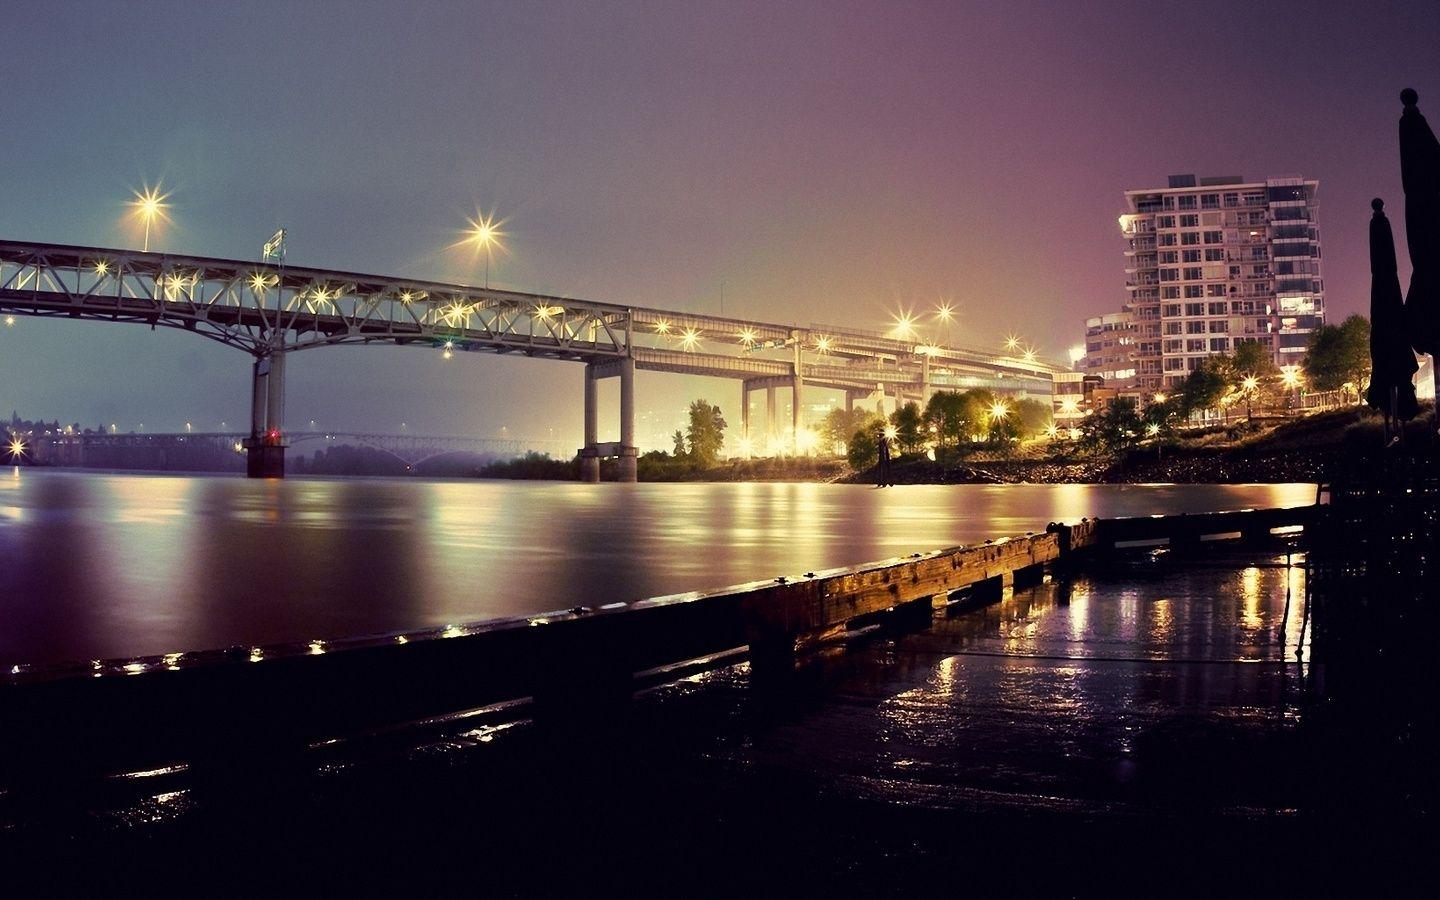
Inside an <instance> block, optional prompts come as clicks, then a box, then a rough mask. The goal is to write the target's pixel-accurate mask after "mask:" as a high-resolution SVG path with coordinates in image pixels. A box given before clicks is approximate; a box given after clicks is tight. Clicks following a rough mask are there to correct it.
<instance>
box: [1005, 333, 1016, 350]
mask: <svg viewBox="0 0 1440 900" xmlns="http://www.w3.org/2000/svg"><path fill="white" fill-rule="evenodd" d="M1019 346H1020V338H1019V337H1018V336H1016V335H1013V334H1012V335H1008V336H1007V337H1006V338H1005V349H1006V350H1010V351H1012V352H1013V351H1014V350H1015V348H1017V347H1019Z"/></svg>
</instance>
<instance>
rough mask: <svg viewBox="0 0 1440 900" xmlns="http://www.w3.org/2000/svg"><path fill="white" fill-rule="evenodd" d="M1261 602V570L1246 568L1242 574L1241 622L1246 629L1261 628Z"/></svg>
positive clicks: (1251, 567) (1252, 567)
mask: <svg viewBox="0 0 1440 900" xmlns="http://www.w3.org/2000/svg"><path fill="white" fill-rule="evenodd" d="M1260 600H1261V598H1260V570H1259V569H1257V568H1256V567H1254V566H1246V567H1245V569H1244V571H1242V572H1241V573H1240V604H1241V605H1240V622H1241V624H1242V625H1244V626H1245V627H1246V628H1251V629H1253V628H1259V627H1260V623H1261V621H1262V616H1261V615H1260Z"/></svg>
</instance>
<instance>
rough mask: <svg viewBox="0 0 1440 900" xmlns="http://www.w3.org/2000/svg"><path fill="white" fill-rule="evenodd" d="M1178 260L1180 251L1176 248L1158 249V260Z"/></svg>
mask: <svg viewBox="0 0 1440 900" xmlns="http://www.w3.org/2000/svg"><path fill="white" fill-rule="evenodd" d="M1179 261H1180V251H1178V250H1161V251H1160V262H1161V263H1166V264H1168V263H1178V262H1179Z"/></svg>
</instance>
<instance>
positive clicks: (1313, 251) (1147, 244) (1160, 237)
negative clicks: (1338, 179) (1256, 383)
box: [1083, 175, 1325, 392]
mask: <svg viewBox="0 0 1440 900" xmlns="http://www.w3.org/2000/svg"><path fill="white" fill-rule="evenodd" d="M1169 182H1170V183H1169V186H1168V187H1165V188H1152V189H1148V190H1136V191H1126V192H1125V203H1126V207H1127V212H1126V213H1125V214H1124V215H1122V216H1121V217H1120V231H1121V233H1122V234H1123V235H1124V237H1125V241H1126V245H1125V273H1126V278H1125V288H1126V291H1127V293H1128V294H1129V297H1128V301H1127V302H1126V304H1125V306H1124V311H1123V312H1122V313H1121V314H1120V315H1118V316H1115V317H1113V320H1114V321H1113V323H1112V327H1111V328H1110V329H1109V331H1111V332H1114V333H1115V339H1116V341H1119V340H1120V339H1121V338H1123V339H1124V340H1125V341H1126V343H1125V344H1123V345H1119V346H1123V347H1125V348H1127V349H1126V350H1125V351H1124V352H1123V353H1119V352H1118V348H1117V346H1116V345H1114V344H1112V345H1111V346H1106V340H1105V336H1106V331H1107V329H1106V327H1105V326H1106V324H1107V323H1106V322H1105V321H1104V320H1105V319H1110V318H1112V317H1102V319H1101V320H1100V321H1098V322H1097V321H1095V320H1092V322H1093V326H1092V322H1087V329H1086V331H1087V339H1086V351H1087V352H1086V359H1085V367H1084V369H1083V371H1085V372H1086V373H1087V374H1090V373H1094V374H1100V373H1102V372H1114V373H1115V375H1113V376H1112V378H1115V380H1117V381H1119V382H1121V385H1120V386H1122V387H1124V386H1132V387H1134V388H1137V389H1139V390H1141V391H1145V392H1153V391H1162V390H1168V389H1171V388H1174V387H1175V386H1177V385H1178V384H1179V383H1180V382H1181V381H1183V380H1184V379H1185V377H1186V376H1187V375H1189V373H1190V372H1192V371H1194V370H1195V368H1196V366H1198V365H1199V364H1200V361H1201V360H1203V359H1205V357H1207V356H1210V355H1211V354H1216V353H1229V352H1231V351H1232V350H1234V349H1235V347H1236V346H1237V345H1239V344H1240V343H1242V342H1245V341H1258V342H1260V343H1262V344H1264V345H1265V346H1266V347H1267V348H1269V350H1270V352H1271V354H1272V355H1273V356H1274V358H1275V363H1276V365H1279V366H1286V365H1293V364H1298V363H1299V362H1300V358H1301V356H1302V355H1303V354H1304V352H1305V347H1306V343H1307V342H1308V341H1309V338H1310V333H1311V332H1312V331H1314V330H1315V329H1316V328H1317V327H1318V326H1319V325H1320V324H1321V323H1322V322H1323V321H1324V317H1325V285H1324V280H1323V278H1322V277H1321V270H1320V231H1319V227H1318V226H1317V225H1316V210H1317V207H1316V203H1315V194H1316V190H1317V189H1318V187H1319V182H1317V181H1307V180H1305V179H1303V178H1270V179H1266V180H1265V181H1245V180H1244V179H1243V178H1239V177H1222V178H1199V179H1197V178H1196V177H1195V176H1194V175H1172V176H1170V180H1169ZM1092 344H1093V345H1095V346H1094V347H1093V350H1092ZM1131 347H1133V353H1132V352H1131V351H1130V350H1129V349H1128V348H1131ZM1117 354H1118V355H1121V356H1130V357H1132V358H1133V361H1134V366H1133V368H1134V370H1135V371H1134V373H1133V381H1131V383H1130V384H1128V385H1127V384H1124V382H1126V381H1127V379H1126V378H1123V377H1120V374H1119V373H1120V372H1122V371H1126V370H1128V369H1130V368H1132V367H1131V366H1128V365H1125V366H1117V365H1116V356H1117ZM1117 369H1118V371H1117ZM1127 374H1128V372H1127ZM1109 380H1110V379H1107V383H1108V382H1109Z"/></svg>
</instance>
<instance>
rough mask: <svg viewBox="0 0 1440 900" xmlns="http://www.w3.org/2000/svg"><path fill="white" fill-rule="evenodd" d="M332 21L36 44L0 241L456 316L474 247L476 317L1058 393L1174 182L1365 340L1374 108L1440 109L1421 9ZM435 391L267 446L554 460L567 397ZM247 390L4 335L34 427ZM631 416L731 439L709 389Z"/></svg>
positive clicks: (873, 9) (215, 352)
mask: <svg viewBox="0 0 1440 900" xmlns="http://www.w3.org/2000/svg"><path fill="white" fill-rule="evenodd" d="M340 8H341V7H340V6H338V5H331V4H324V3H314V4H289V3H277V4H259V3H236V4H230V5H227V6H225V7H223V8H196V7H194V6H193V5H190V4H182V3H131V4H81V3H76V4H63V3H62V4H56V5H54V6H53V7H49V8H47V10H46V12H45V15H44V17H43V19H37V20H33V21H32V23H31V24H30V25H29V30H28V33H26V34H17V36H16V40H14V42H13V46H11V47H10V49H9V50H8V51H7V53H6V54H5V56H4V57H3V58H0V78H3V80H4V82H5V84H6V85H7V89H8V90H7V93H8V94H9V95H10V96H11V97H12V98H20V99H17V100H16V101H15V102H14V105H13V106H12V113H11V115H12V116H13V117H14V118H13V120H12V122H11V123H10V126H9V127H7V128H6V129H5V130H4V132H3V134H0V153H3V155H4V158H5V159H6V161H7V165H6V166H5V168H4V170H3V171H0V236H4V237H7V238H12V239H18V240H37V241H53V242H61V243H72V244H94V245H102V246H114V245H120V246H131V247H135V248H139V247H140V246H141V244H142V241H143V240H144V235H143V234H142V233H141V230H140V229H138V228H136V227H135V226H136V222H135V221H133V220H130V221H128V222H127V220H126V213H127V207H126V203H127V202H128V201H129V200H130V199H131V196H132V192H133V191H141V190H144V189H145V188H147V187H151V188H153V187H156V186H162V187H163V190H164V191H166V192H168V193H169V195H170V196H169V200H168V202H169V203H170V204H171V207H170V210H169V213H170V219H171V221H170V222H169V223H168V224H165V223H157V227H156V228H155V230H154V233H153V234H152V235H151V237H150V243H151V249H152V250H164V251H173V252H184V253H195V254H204V255H215V256H234V257H258V255H259V251H260V244H261V243H263V242H264V241H265V239H266V238H268V237H269V236H270V235H271V234H272V233H273V232H274V230H275V229H276V228H277V227H280V226H284V227H286V228H288V229H289V230H290V235H291V237H290V254H291V259H292V260H294V261H296V262H297V263H298V264H303V265H312V266H324V267H333V268H340V269H350V270H356V271H368V272H377V273H381V274H396V275H405V276H412V277H423V278H434V279H446V280H461V281H467V282H469V283H472V284H479V283H481V282H483V280H484V278H485V271H484V270H485V262H484V258H483V256H482V255H480V254H477V253H475V252H473V251H471V250H466V249H463V248H455V247H453V246H452V245H454V244H456V243H457V242H459V241H460V240H461V238H462V236H463V231H464V229H465V228H466V222H467V220H469V219H474V218H475V217H476V216H477V215H492V216H495V217H496V218H497V219H498V220H502V221H503V222H504V223H505V224H504V226H503V230H504V231H505V232H506V235H507V236H506V240H505V244H506V248H507V249H506V250H505V251H504V252H497V253H496V254H495V255H494V259H493V264H492V266H491V270H490V276H489V277H490V281H491V283H492V285H495V286H497V287H515V288H521V289H527V290H535V291H547V292H554V293H558V294H565V295H570V296H579V297H584V298H589V299H596V300H605V301H614V302H621V303H634V304H641V305H647V306H661V307H679V308H682V309H688V310H692V311H695V312H718V311H719V303H720V295H721V290H722V285H723V290H724V297H725V301H724V302H725V304H726V311H727V312H730V313H732V314H742V315H750V316H761V317H765V318H773V319H780V320H782V321H786V320H788V321H793V322H795V323H797V324H809V323H811V322H831V321H836V320H840V321H844V322H847V323H849V324H853V325H856V326H859V327H874V328H884V327H885V326H886V325H887V324H888V322H889V321H890V316H891V315H893V314H895V313H898V312H901V311H904V310H906V309H908V310H910V311H912V312H915V313H918V314H928V313H929V311H931V310H933V309H934V307H935V306H936V305H937V304H940V303H942V302H943V303H950V304H952V305H953V306H954V308H955V310H956V311H957V313H958V318H957V321H956V322H955V324H954V325H953V326H951V327H952V328H953V332H952V338H953V339H954V340H955V341H956V342H960V343H971V344H984V343H987V342H988V343H998V342H1000V341H1001V340H1003V338H1004V337H1005V336H1006V335H1007V334H1010V333H1019V334H1021V335H1022V336H1023V337H1024V338H1025V339H1026V340H1027V341H1028V342H1030V343H1033V344H1035V345H1037V346H1038V348H1039V349H1040V350H1041V352H1042V353H1043V354H1045V355H1047V356H1049V357H1052V358H1057V359H1063V358H1064V356H1065V353H1066V351H1067V349H1068V348H1069V347H1070V346H1073V345H1074V344H1075V343H1077V323H1080V322H1083V320H1084V319H1085V318H1086V317H1087V316H1093V315H1100V314H1102V313H1104V312H1108V311H1110V310H1112V309H1115V308H1117V307H1118V306H1119V305H1120V303H1121V302H1123V299H1124V282H1123V277H1121V273H1119V272H1118V271H1117V267H1116V265H1115V258H1116V257H1115V254H1116V251H1117V245H1118V240H1117V237H1116V234H1115V219H1116V216H1117V215H1119V214H1120V213H1121V212H1123V211H1124V210H1123V206H1122V200H1121V195H1122V192H1123V191H1124V190H1125V189H1127V188H1133V187H1137V186H1144V185H1146V184H1154V185H1155V186H1161V185H1163V184H1164V183H1165V178H1166V176H1167V175H1169V174H1171V173H1175V172H1190V171H1196V172H1233V173H1235V174H1242V175H1244V176H1246V177H1248V178H1264V177H1267V176H1275V175H1284V174H1299V173H1303V174H1304V175H1305V176H1306V177H1309V178H1317V179H1319V180H1320V182H1321V183H1322V184H1323V186H1324V187H1323V197H1322V201H1321V202H1322V205H1323V207H1324V216H1325V220H1324V229H1325V247H1326V262H1325V266H1326V274H1325V277H1326V288H1327V290H1326V293H1327V295H1328V296H1327V300H1328V306H1329V315H1330V318H1331V319H1333V320H1338V319H1340V318H1343V317H1344V316H1345V315H1348V314H1349V313H1352V312H1358V311H1363V310H1364V309H1365V307H1366V304H1367V302H1368V259H1367V256H1366V238H1365V229H1366V227H1367V224H1368V218H1369V208H1368V202H1369V199H1370V197H1372V196H1376V195H1379V196H1384V197H1386V198H1387V199H1390V200H1391V201H1392V202H1393V203H1398V202H1399V201H1400V198H1401V192H1400V187H1399V177H1398V168H1397V166H1396V159H1397V155H1398V154H1397V151H1396V147H1395V140H1396V138H1395V123H1396V120H1397V119H1398V116H1399V112H1400V107H1399V102H1398V99H1397V95H1398V91H1399V89H1400V88H1401V87H1404V86H1407V85H1410V86H1414V87H1416V88H1417V89H1418V90H1419V92H1420V97H1421V100H1420V103H1421V107H1422V109H1426V108H1432V107H1434V104H1435V103H1440V93H1436V88H1435V87H1434V86H1427V84H1426V83H1425V82H1424V81H1423V78H1424V76H1426V75H1427V74H1429V73H1428V72H1427V71H1417V70H1416V68H1415V66H1414V65H1413V64H1408V63H1407V61H1408V60H1417V59H1430V58H1433V48H1432V47H1431V37H1432V36H1433V35H1434V34H1436V33H1440V9H1437V8H1435V7H1434V6H1433V5H1428V6H1427V5H1420V4H1413V3H1408V4H1407V3H1379V4H1373V5H1369V6H1366V7H1365V8H1364V9H1363V10H1361V9H1355V8H1352V7H1351V6H1350V5H1349V4H1333V3H1325V4H1319V5H1316V4H1313V3H1312V4H1298V3H1296V4H1286V3H1281V4H1272V5H1267V6H1266V7H1264V8H1263V9H1257V8H1255V7H1253V6H1252V5H1250V4H1243V5H1242V4H1240V3H1238V2H1217V3H1215V4H1211V5H1209V6H1208V7H1207V8H1206V9H1205V10H1204V13H1203V15H1197V14H1196V12H1195V10H1194V8H1193V7H1192V6H1189V5H1185V4H1177V3H1148V4H1131V3H1107V4H1094V5H1091V6H1088V7H1084V8H1066V9H1064V11H1063V12H1061V13H1057V12H1056V11H1055V8H1054V7H1053V6H1051V5H1049V4H1029V5H1027V4H994V5H972V6H966V7H963V8H961V7H956V6H954V5H953V4H925V3H921V4H884V5H879V4H856V3H846V4H833V3H825V4H796V5H790V6H786V7H784V8H774V7H772V6H770V5H766V4H738V3H737V4H717V5H710V6H705V7H699V6H678V5H677V6H675V7H664V6H655V5H648V4H606V5H596V6H591V5H575V4H525V5H519V4H497V5H492V6H478V5H471V4H467V5H458V4H457V5H451V4H422V5H420V6H418V7H415V6H408V5H407V6H405V7H403V8H402V7H399V6H395V5H391V4H346V5H345V6H344V7H343V8H344V9H345V10H346V14H345V15H338V14H337V10H339V9H340ZM1237 22H1243V23H1244V26H1243V27H1238V28H1237V27H1235V23H1237ZM48 34H56V35H64V36H65V40H64V41H62V42H60V43H58V44H57V43H55V42H52V41H48V40H46V39H45V38H46V35H48ZM72 48H73V49H72ZM1137 48H1144V50H1145V52H1144V53H1143V54H1137V52H1136V51H1137ZM1301 58H1305V59H1322V58H1323V59H1325V60H1327V61H1328V62H1327V65H1325V66H1323V67H1318V68H1317V67H1299V66H1295V65H1294V60H1295V59H1301ZM1192 59H1193V60H1196V62H1195V63H1194V64H1193V65H1192V64H1190V63H1188V62H1183V63H1182V62H1180V61H1182V60H1192ZM422 60H423V61H427V62H425V63H423V64H422V63H421V61H422ZM435 60H444V61H446V63H445V64H444V65H440V66H437V65H434V64H433V61H435ZM1202 61H1203V64H1202ZM1239 97H1249V98H1253V100H1254V102H1255V107H1254V110H1255V111H1254V112H1253V113H1252V112H1245V110H1246V109H1248V107H1244V106H1241V105H1237V98H1239ZM1396 226H1397V231H1399V232H1400V233H1399V234H1397V240H1399V241H1403V240H1404V237H1403V220H1402V218H1401V217H1396ZM1405 268H1407V267H1406V265H1405V261H1404V260H1402V269H1405ZM1401 277H1402V279H1405V278H1407V277H1408V273H1407V272H1406V271H1402V273H1401ZM451 362H452V363H457V365H452V364H444V365H442V364H441V363H440V362H439V360H437V359H434V358H432V357H429V356H426V355H424V354H418V355H417V354H414V353H411V352H401V351H400V350H398V349H392V350H384V349H378V348H376V349H366V350H365V351H363V352H361V351H358V350H353V349H342V350H327V351H317V352H316V353H315V354H314V355H311V354H300V355H298V356H297V357H296V360H295V363H294V365H293V367H292V368H291V369H290V388H289V395H288V396H289V399H288V403H289V407H288V415H289V417H290V422H291V423H292V424H294V423H302V422H305V421H307V420H309V419H312V418H313V419H317V420H320V421H326V422H329V423H334V424H335V425H336V426H337V427H347V428H354V429H373V430H386V429H393V428H395V427H397V426H398V423H399V422H401V421H405V422H408V423H409V425H410V426H411V427H414V428H419V429H422V430H425V431H427V432H434V433H450V432H465V433H476V434H498V433H499V431H500V429H501V428H502V426H503V427H505V428H506V429H507V430H508V431H509V432H510V433H512V434H526V435H529V436H536V437H543V436H548V434H550V433H551V432H552V431H553V432H555V433H557V434H567V435H573V434H577V433H578V431H579V422H580V391H579V384H580V379H581V373H580V368H579V367H578V366H567V365H564V364H560V363H543V362H532V361H528V360H515V359H497V358H491V357H472V358H465V359H458V360H454V361H451ZM247 368H248V366H247V361H246V359H245V358H244V357H243V356H242V355H240V354H237V353H234V352H231V351H226V350H223V349H221V348H217V347H213V346H209V345H206V344H203V343H202V342H198V341H195V340H194V339H193V338H189V337H187V336H185V335H180V334H165V333H163V332H155V333H152V332H150V331H148V330H147V329H144V328H138V327H137V328H114V327H103V326H97V325H93V324H86V323H72V322H43V321H39V320H35V319H25V318H21V319H20V320H19V321H18V322H17V323H16V324H15V326H13V327H8V328H0V385H4V388H5V389H4V390H3V391H0V404H8V407H11V408H15V409H17V410H18V411H19V413H20V415H22V416H26V417H40V416H44V417H46V418H58V419H60V420H61V421H62V422H70V421H79V422H82V423H85V424H90V423H94V422H101V421H104V422H110V421H122V422H126V423H132V424H133V423H137V422H142V421H143V422H146V423H147V424H152V423H153V424H156V425H158V424H162V423H172V425H173V426H178V425H180V424H181V423H183V422H184V421H187V420H191V421H201V420H213V421H214V422H217V423H218V422H219V421H230V422H240V421H244V420H245V418H246V415H247V407H248V399H249V398H248V371H247ZM604 390H605V388H603V387H602V403H606V402H609V403H613V402H614V398H608V400H607V398H606V397H605V396H603V394H604ZM637 395H638V396H637V400H638V404H639V406H640V408H641V409H645V410H655V411H657V414H658V413H661V412H663V411H664V410H674V411H675V413H676V416H677V418H678V416H679V415H680V414H681V413H682V411H683V409H684V406H685V404H686V402H688V400H689V399H692V398H695V397H705V398H707V399H709V400H711V401H712V402H715V403H717V404H719V405H720V406H721V408H722V409H723V410H724V411H725V412H726V413H727V415H729V416H731V417H732V418H733V419H735V420H738V418H739V415H738V410H737V409H736V408H735V407H736V404H737V402H738V390H737V389H736V387H735V386H734V385H732V384H730V383H727V382H720V381H709V380H703V379H692V378H676V377H669V376H667V377H664V378H661V377H654V376H650V377H646V376H642V377H641V378H639V379H638V383H637Z"/></svg>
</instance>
